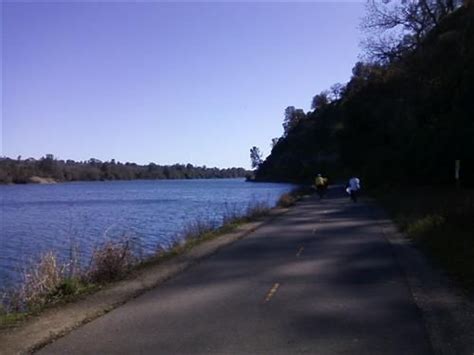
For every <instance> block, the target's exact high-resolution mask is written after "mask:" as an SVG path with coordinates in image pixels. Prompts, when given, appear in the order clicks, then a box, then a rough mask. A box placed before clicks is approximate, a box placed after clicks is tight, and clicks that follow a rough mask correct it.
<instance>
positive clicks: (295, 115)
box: [283, 106, 306, 136]
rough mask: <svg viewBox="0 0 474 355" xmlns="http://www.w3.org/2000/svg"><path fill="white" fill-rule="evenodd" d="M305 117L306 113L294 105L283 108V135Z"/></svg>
mask: <svg viewBox="0 0 474 355" xmlns="http://www.w3.org/2000/svg"><path fill="white" fill-rule="evenodd" d="M305 118H306V114H305V113H304V111H303V110H302V109H300V108H298V109H297V108H295V107H294V106H288V107H287V108H286V109H285V118H284V120H283V130H284V133H283V135H284V136H286V135H288V132H290V131H291V130H292V129H293V128H295V127H296V126H297V125H298V124H299V123H300V122H301V121H302V120H304V119H305Z"/></svg>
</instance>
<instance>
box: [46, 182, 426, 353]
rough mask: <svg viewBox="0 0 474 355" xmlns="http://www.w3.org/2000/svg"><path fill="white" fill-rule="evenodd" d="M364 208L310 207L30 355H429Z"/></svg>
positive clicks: (337, 199) (336, 196)
mask: <svg viewBox="0 0 474 355" xmlns="http://www.w3.org/2000/svg"><path fill="white" fill-rule="evenodd" d="M374 208H375V207H373V206H371V205H369V204H365V203H364V202H358V203H353V202H351V201H349V199H348V197H347V196H346V195H345V193H344V191H343V188H342V187H334V188H332V189H330V190H329V192H328V195H327V196H326V198H324V199H323V200H321V201H320V200H319V199H318V198H317V197H316V196H313V197H310V198H308V199H305V200H303V201H301V202H299V203H298V205H297V206H295V207H294V208H292V209H290V211H289V212H288V213H286V214H284V215H282V216H280V217H278V218H277V219H275V220H273V221H272V222H271V223H268V224H266V225H264V226H262V227H261V228H259V229H258V230H256V231H255V232H253V233H251V234H250V235H248V236H247V237H246V238H245V239H242V240H240V241H238V242H235V243H234V244H232V245H230V246H228V247H226V248H224V249H222V250H221V251H219V252H218V253H217V254H214V255H213V256H211V257H209V258H207V259H205V260H203V261H202V262H200V263H199V264H197V265H195V266H193V267H192V268H191V269H189V270H187V271H186V272H183V273H182V274H180V275H178V276H176V277H175V278H173V279H171V280H169V281H167V282H165V283H164V284H162V285H160V286H159V287H157V288H156V289H153V290H151V291H149V292H147V293H145V294H143V295H142V296H140V297H138V298H136V299H134V300H132V301H130V302H128V303H126V304H124V305H123V306H121V307H118V308H117V309H115V310H113V311H111V312H110V313H108V314H106V315H104V316H103V317H100V318H98V319H96V320H94V321H92V322H90V323H88V324H86V325H84V326H82V327H80V328H78V329H76V330H74V331H73V332H71V333H70V334H68V335H66V336H64V337H62V338H60V339H58V340H57V341H55V342H54V343H52V344H49V345H48V346H46V347H45V348H43V349H41V350H40V351H39V353H40V354H386V355H388V354H394V355H395V354H396V355H400V354H405V355H408V354H416V355H422V354H431V353H432V349H431V346H430V343H429V340H428V339H429V338H428V336H427V332H426V329H425V327H424V324H423V320H422V317H421V313H420V311H419V309H418V308H417V306H416V305H415V302H414V300H413V297H412V294H411V293H410V290H409V287H408V285H407V282H406V280H405V278H404V276H403V273H402V271H401V268H400V266H399V265H398V264H397V262H396V259H395V257H394V255H393V250H392V246H391V244H390V243H389V242H388V241H387V240H386V239H385V238H384V235H383V232H382V229H381V227H380V224H379V223H378V221H377V220H376V219H375V218H374V217H373V216H374Z"/></svg>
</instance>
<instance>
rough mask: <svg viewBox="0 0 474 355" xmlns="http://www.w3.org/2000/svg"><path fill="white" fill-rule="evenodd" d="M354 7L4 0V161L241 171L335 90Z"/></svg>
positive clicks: (346, 58) (357, 9) (344, 71)
mask: <svg viewBox="0 0 474 355" xmlns="http://www.w3.org/2000/svg"><path fill="white" fill-rule="evenodd" d="M363 14H364V3H363V2H358V1H352V2H310V3H299V2H292V3H284V2H276V3H273V2H272V3H271V2H263V1H262V2H240V3H236V2H235V3H234V2H232V3H230V2H221V3H219V2H207V3H203V2H187V3H181V2H177V3H176V2H175V3H172V2H112V1H108V2H90V1H87V2H86V1H82V2H66V1H63V2H61V1H56V2H48V3H46V2H13V1H10V2H8V1H7V2H4V3H3V4H2V56H1V57H2V78H1V79H2V99H3V100H2V101H3V104H2V142H1V143H2V144H1V145H2V155H6V156H10V157H15V158H16V157H17V156H18V155H22V156H23V157H24V158H26V157H30V156H32V157H40V156H43V155H45V154H47V153H52V154H54V155H56V156H58V157H59V158H62V159H75V160H86V159H89V158H91V157H94V158H98V159H101V160H110V159H112V158H115V159H116V160H119V161H133V162H137V163H148V162H151V161H153V162H156V163H159V164H174V163H192V164H195V165H207V166H218V167H231V166H243V167H246V168H248V167H249V166H250V161H249V149H250V148H251V147H252V146H254V145H256V146H258V147H260V149H261V150H262V151H263V152H264V153H265V154H268V153H269V152H270V142H271V139H272V138H274V137H279V136H281V134H282V126H281V123H282V121H283V111H284V109H285V107H286V106H289V105H294V106H296V107H301V108H303V109H305V110H308V109H309V107H310V103H311V98H312V97H313V96H314V95H315V94H317V93H319V92H320V91H322V90H324V89H327V88H329V87H330V86H331V85H332V84H334V83H336V82H346V81H348V79H349V78H350V75H351V69H352V67H353V65H354V64H355V62H356V61H357V56H358V54H359V52H360V49H359V41H360V39H361V33H360V31H359V30H358V25H359V22H360V18H361V17H362V16H363Z"/></svg>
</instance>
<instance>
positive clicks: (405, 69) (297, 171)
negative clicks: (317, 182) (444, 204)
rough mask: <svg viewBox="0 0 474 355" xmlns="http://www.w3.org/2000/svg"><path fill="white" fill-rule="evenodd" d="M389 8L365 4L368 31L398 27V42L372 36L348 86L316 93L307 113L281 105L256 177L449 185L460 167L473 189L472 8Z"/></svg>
mask: <svg viewBox="0 0 474 355" xmlns="http://www.w3.org/2000/svg"><path fill="white" fill-rule="evenodd" d="M393 3H394V2H392V1H380V2H375V1H370V2H369V4H370V8H369V10H370V11H369V13H368V16H372V18H371V21H369V22H367V24H368V26H369V27H370V28H371V29H372V30H376V29H378V30H379V31H380V33H385V32H384V31H385V30H387V28H389V29H392V28H395V27H396V26H402V27H403V30H404V35H403V36H402V37H401V38H396V39H393V38H392V40H390V39H389V38H390V37H383V36H379V38H378V42H377V40H374V39H373V38H371V40H370V41H369V42H370V43H368V49H367V51H366V55H367V58H368V59H367V60H366V61H365V62H359V63H357V64H356V65H355V66H354V68H353V71H352V78H351V79H350V81H349V82H348V83H347V84H345V85H342V84H337V85H334V86H333V87H332V88H331V89H330V90H327V91H324V92H322V93H320V94H318V95H316V96H315V97H314V98H313V101H312V111H309V112H306V113H305V112H303V110H301V109H296V108H295V107H292V106H290V107H288V108H287V109H286V110H285V117H284V122H283V127H284V133H283V135H282V137H280V138H275V139H273V140H272V146H273V148H272V152H271V154H270V155H269V156H268V157H267V159H266V160H265V161H263V162H261V163H259V164H258V168H257V170H256V172H255V175H256V179H257V180H278V181H310V180H311V179H312V178H313V177H314V174H316V173H317V172H321V173H325V174H329V175H330V176H337V175H344V174H346V175H347V174H358V175H360V176H362V177H363V178H364V179H366V181H370V182H371V183H373V184H377V183H378V184H393V183H395V184H399V183H400V184H434V183H442V184H446V183H452V182H453V181H454V166H455V160H460V161H461V180H462V183H464V184H465V185H473V184H474V100H473V97H474V96H473V95H474V94H473V93H474V6H473V5H472V1H465V4H464V5H461V4H460V2H459V1H442V0H439V1H407V2H396V4H398V5H396V6H392V7H388V8H386V6H390V5H391V4H393ZM403 6H404V8H402V7H403ZM377 9H378V10H377ZM410 14H411V15H410ZM415 15H416V16H415ZM366 21H368V20H366ZM391 21H392V22H391ZM410 26H411V27H410Z"/></svg>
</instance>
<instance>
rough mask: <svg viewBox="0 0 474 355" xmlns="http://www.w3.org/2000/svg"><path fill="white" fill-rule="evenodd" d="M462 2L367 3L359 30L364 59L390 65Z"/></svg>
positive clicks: (385, 0) (406, 0) (375, 0)
mask: <svg viewBox="0 0 474 355" xmlns="http://www.w3.org/2000/svg"><path fill="white" fill-rule="evenodd" d="M462 2H463V1H462V0H402V1H399V0H369V1H368V2H367V15H366V17H365V18H364V21H363V23H362V26H361V27H362V29H363V30H365V31H366V33H367V35H368V36H367V39H366V40H365V41H364V42H363V45H364V47H365V51H366V56H367V57H368V59H369V60H372V61H375V62H391V61H393V60H396V59H399V58H401V57H402V56H403V55H404V54H405V53H406V52H410V51H413V50H414V49H415V48H417V47H418V46H419V45H420V43H421V42H422V41H423V39H424V38H425V36H426V35H427V34H428V33H429V32H430V31H431V30H432V29H433V28H434V27H436V26H437V25H438V24H439V22H440V21H441V20H443V19H444V18H445V17H446V16H448V15H449V14H450V13H452V12H453V11H454V10H455V9H457V8H458V7H459V6H461V5H462Z"/></svg>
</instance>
